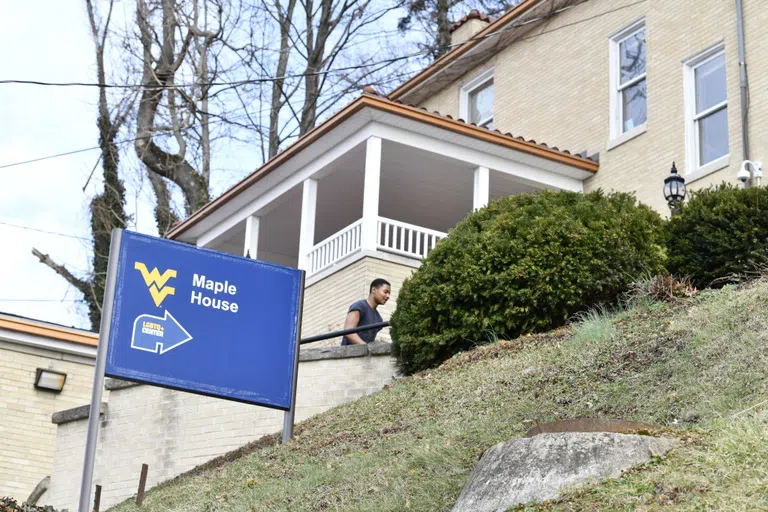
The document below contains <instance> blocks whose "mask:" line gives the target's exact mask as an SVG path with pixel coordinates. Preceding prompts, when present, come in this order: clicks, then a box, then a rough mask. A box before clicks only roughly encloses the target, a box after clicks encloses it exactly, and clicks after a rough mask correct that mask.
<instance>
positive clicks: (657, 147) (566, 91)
mask: <svg viewBox="0 0 768 512" xmlns="http://www.w3.org/2000/svg"><path fill="white" fill-rule="evenodd" d="M744 4H745V6H744V17H745V32H746V37H745V39H746V59H747V63H748V70H749V79H750V91H751V104H750V110H749V123H750V128H749V136H750V145H751V151H750V158H751V159H753V160H763V161H768V108H767V107H768V88H767V87H766V86H768V37H765V35H764V34H763V31H764V27H765V26H766V23H767V22H768V10H767V9H765V2H761V1H760V0H745V1H744ZM641 17H645V22H646V34H647V86H648V122H647V131H646V132H645V133H644V134H642V135H639V136H638V137H636V138H634V139H631V140H629V141H627V142H625V143H624V144H621V145H619V146H617V147H614V148H611V149H609V139H610V127H609V104H610V95H609V53H608V52H609V44H608V41H609V37H610V36H611V35H612V34H613V33H615V32H616V31H618V30H620V29H621V28H623V27H624V26H626V25H628V24H630V23H631V22H633V21H635V20H637V19H639V18H641ZM585 20H587V21H585ZM537 34H541V35H537ZM719 41H724V42H725V52H726V61H727V87H728V122H729V132H730V134H729V144H730V161H729V165H728V166H727V167H726V168H724V169H722V170H720V171H717V172H715V173H713V174H710V175H708V176H706V177H704V178H701V179H699V180H696V181H695V182H693V183H691V189H696V188H699V187H703V186H707V185H710V184H712V183H719V182H721V181H723V180H726V181H731V182H735V178H734V175H735V173H736V171H737V170H738V168H739V166H740V164H741V160H742V151H741V133H740V132H741V128H740V105H739V66H738V57H737V55H738V54H737V38H736V11H735V2H732V1H722V0H679V1H676V2H659V1H647V2H642V3H637V4H635V5H632V2H630V1H629V0H592V1H590V2H585V3H583V4H580V5H578V6H576V7H574V8H572V9H569V10H567V11H565V12H562V13H560V14H558V15H556V16H555V17H553V18H552V19H551V20H550V21H548V22H546V23H544V24H543V25H541V26H540V27H538V28H537V29H535V30H534V31H533V32H532V33H531V34H530V35H529V36H528V37H527V38H526V40H523V41H518V42H517V43H515V44H513V45H511V46H509V47H507V48H506V49H504V50H502V51H501V52H499V53H498V54H497V55H496V56H495V58H494V59H493V60H492V61H490V62H487V63H484V64H482V65H481V66H478V67H477V68H476V69H473V70H472V71H471V72H469V73H467V74H466V75H465V76H464V77H462V78H461V79H459V80H457V81H456V82H455V83H454V84H452V85H451V86H449V87H447V88H445V89H443V90H442V91H441V92H440V93H438V94H435V95H434V96H433V97H431V98H429V99H428V100H427V101H425V102H423V103H422V105H421V106H424V107H426V108H428V109H429V110H438V111H439V112H441V113H442V114H450V115H453V116H457V115H458V114H459V94H460V93H459V89H460V87H461V84H462V83H463V82H465V81H467V80H470V79H472V78H473V77H474V76H476V75H477V74H479V73H480V72H482V70H484V69H485V68H487V67H488V66H493V67H494V88H495V91H494V94H495V98H494V102H495V104H494V111H495V116H494V123H495V125H496V128H497V129H499V130H501V131H502V132H512V133H513V134H514V135H521V136H523V137H526V138H533V139H535V140H536V141H539V142H546V143H547V144H548V145H550V146H557V147H559V148H565V149H569V150H572V151H577V152H578V151H583V150H588V151H589V152H590V154H592V153H594V152H599V154H600V170H599V172H598V173H597V175H596V176H595V177H593V178H590V179H589V180H588V181H587V182H586V183H585V191H587V192H589V191H591V190H595V189H596V188H603V189H606V190H623V191H634V192H636V193H637V197H638V198H639V199H640V200H641V201H642V202H644V203H647V204H649V205H651V206H653V207H654V208H656V209H657V210H658V211H660V212H662V213H668V209H667V206H666V203H665V201H664V198H663V194H662V185H663V180H664V178H665V177H666V176H667V175H668V174H669V169H670V166H671V164H672V161H673V160H674V161H675V162H676V163H677V166H678V169H685V165H686V162H685V124H684V123H685V120H684V108H683V100H684V95H683V65H682V61H683V60H685V59H688V58H690V57H692V56H694V55H696V54H698V53H700V52H702V51H703V50H705V49H707V48H709V47H710V46H712V45H714V44H716V43H718V42H719ZM403 99H404V101H405V102H408V98H407V96H406V97H405V98H403Z"/></svg>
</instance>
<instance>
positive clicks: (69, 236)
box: [0, 220, 93, 242]
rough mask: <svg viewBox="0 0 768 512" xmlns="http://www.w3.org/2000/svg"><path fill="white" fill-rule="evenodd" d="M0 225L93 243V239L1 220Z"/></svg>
mask: <svg viewBox="0 0 768 512" xmlns="http://www.w3.org/2000/svg"><path fill="white" fill-rule="evenodd" d="M0 224H2V225H3V226H8V227H11V228H17V229H26V230H27V231H35V232H37V233H44V234H46V235H56V236H63V237H66V238H75V239H77V240H84V241H86V242H92V241H93V239H91V238H86V237H83V236H77V235H70V234H67V233H59V232H58V231H48V230H45V229H39V228H30V227H28V226H19V225H18V224H11V223H10V222H3V221H1V220H0Z"/></svg>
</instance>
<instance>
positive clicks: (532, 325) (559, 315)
mask: <svg viewBox="0 0 768 512" xmlns="http://www.w3.org/2000/svg"><path fill="white" fill-rule="evenodd" d="M662 241H663V221H662V219H661V217H660V216H659V215H658V214H657V213H656V212H654V211H653V210H652V209H651V208H649V207H647V206H645V205H641V204H639V203H637V201H636V200H635V198H634V196H632V195H630V194H624V193H612V194H604V193H603V192H601V191H597V192H592V193H589V194H580V193H575V192H549V191H547V192H541V193H536V194H519V195H515V196H510V197H508V198H505V199H502V200H500V201H496V202H493V203H491V204H490V205H489V206H487V207H485V208H482V209H480V210H478V211H476V212H474V213H472V214H470V215H469V216H468V217H467V218H466V219H464V220H463V221H462V222H461V223H460V224H458V225H457V226H456V227H455V228H454V229H453V230H452V231H451V232H450V234H449V235H448V237H447V238H446V239H445V240H442V241H441V242H439V243H438V244H437V246H436V247H435V248H434V250H433V251H432V252H431V253H430V254H429V256H428V257H427V258H426V260H425V261H424V263H423V265H422V266H421V267H420V268H419V269H418V270H417V271H416V272H415V273H414V274H413V276H412V277H411V278H410V279H408V280H406V282H405V283H404V284H403V286H402V288H401V290H400V293H399V296H398V301H397V310H396V311H395V313H394V315H393V317H392V323H393V327H392V338H393V351H394V354H395V355H396V356H397V357H398V360H399V364H400V367H401V370H402V371H403V372H405V373H406V374H410V373H413V372H416V371H419V370H422V369H425V368H429V367H432V366H436V365H438V364H440V363H441V362H442V361H444V360H445V359H448V358H449V357H451V356H453V355H454V354H456V353H457V352H460V351H463V350H466V349H469V348H471V347H473V346H474V345H476V344H480V343H483V342H486V341H488V340H489V339H492V338H496V337H498V338H507V339H510V338H514V337H517V336H519V335H520V334H523V333H529V332H535V331H544V330H547V329H551V328H553V327H556V326H558V325H562V324H563V323H565V322H566V321H567V320H568V319H569V318H570V317H571V316H572V315H573V314H574V313H577V312H579V311H582V310H585V309H587V308H589V307H590V306H593V305H595V304H598V303H603V302H610V301H613V300H615V299H616V298H617V296H618V295H619V294H621V293H623V292H625V291H626V290H627V288H628V287H629V285H630V284H631V283H632V282H633V281H634V280H635V279H636V278H637V277H639V276H640V275H645V274H647V273H649V272H650V273H656V272H658V271H660V270H662V268H663V261H664V251H663V246H662Z"/></svg>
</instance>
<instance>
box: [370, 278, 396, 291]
mask: <svg viewBox="0 0 768 512" xmlns="http://www.w3.org/2000/svg"><path fill="white" fill-rule="evenodd" d="M384 285H388V286H392V285H391V284H389V281H387V280H386V279H382V278H380V277H379V278H377V279H374V280H373V282H371V288H370V289H369V290H368V293H371V292H372V291H373V289H374V288H376V289H378V288H381V287H382V286H384Z"/></svg>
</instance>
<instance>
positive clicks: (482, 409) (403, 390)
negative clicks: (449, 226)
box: [117, 282, 768, 512]
mask: <svg viewBox="0 0 768 512" xmlns="http://www.w3.org/2000/svg"><path fill="white" fill-rule="evenodd" d="M767 299H768V283H766V282H758V283H755V284H753V285H748V286H745V287H743V288H735V287H726V288H724V289H722V290H719V291H717V292H702V293H698V294H696V295H695V296H693V297H691V298H688V299H683V300H678V301H676V302H674V303H658V302H657V303H651V304H646V305H644V306H636V307H635V308H634V309H632V310H630V311H623V312H619V313H615V314H612V315H608V314H606V313H604V312H602V313H601V312H596V313H593V314H592V315H589V316H586V317H583V318H582V319H581V321H579V322H577V323H576V324H574V325H573V326H571V327H569V328H566V329H561V330H558V331H554V332H551V333H547V334H544V335H534V336H526V337H523V338H520V339H518V340H514V341H511V342H500V343H496V344H493V345H489V346H486V347H482V348H479V349H477V350H474V351H471V352H467V353H463V354H460V355H458V356H456V357H454V358H453V359H451V360H449V361H447V362H446V363H445V364H444V365H443V366H442V367H441V368H438V369H435V370H432V371H429V372H424V373H421V374H418V375H415V376H413V377H411V378H408V379H404V380H402V381H398V382H396V383H393V384H392V385H391V386H389V387H388V388H387V389H384V390H382V391H381V392H379V393H376V394H374V395H371V396H368V397H366V398H363V399H361V400H359V401H357V402H355V403H352V404H349V405H346V406H343V407H338V408H335V409H332V410H330V411H328V412H326V413H324V414H322V415H319V416H317V417H315V418H312V419H310V420H308V421H307V422H304V423H303V424H302V425H301V426H300V428H299V429H298V434H297V436H296V439H295V442H293V443H291V444H290V445H289V446H287V447H281V446H277V445H274V444H271V443H267V442H265V443H263V444H261V445H254V446H252V447H251V448H249V449H244V450H242V451H241V452H240V453H237V454H234V455H232V456H230V457H228V458H227V459H226V460H223V461H222V462H221V463H220V464H218V465H216V464H212V465H209V466H208V467H206V468H202V469H201V470H199V471H197V472H195V474H190V475H185V476H183V477H181V478H178V479H175V480H174V481H172V482H169V483H167V484H164V485H161V486H159V487H157V488H155V489H153V490H152V491H150V492H149V493H148V495H147V497H146V499H145V502H144V506H143V507H142V510H143V511H147V512H155V511H166V510H174V511H219V510H221V511H223V510H226V511H262V510H264V511H266V510H270V511H271V510H292V511H315V510H356V511H358V510H359V511H368V510H370V511H374V510H375V511H403V510H425V511H436V510H450V508H451V507H452V505H453V503H454V501H455V499H456V498H457V497H458V494H459V493H460V492H461V489H462V487H463V485H464V483H465V482H466V479H467V477H468V476H469V474H470V472H471V471H472V469H473V467H474V465H475V463H476V462H477V460H478V458H479V457H480V456H481V455H482V453H483V452H484V451H485V450H486V449H487V448H488V447H489V446H491V445H493V444H495V443H497V442H500V441H506V440H509V439H510V438H513V437H517V436H520V435H522V434H523V433H524V432H525V431H526V430H527V429H528V427H529V426H530V425H531V424H532V423H533V422H536V421H541V422H544V421H551V420H556V419H567V418H577V417H585V416H605V417H610V418H618V419H627V420H633V421H640V422H647V423H653V424H656V425H659V426H660V427H662V428H663V429H664V430H665V431H666V432H668V433H670V435H676V436H679V437H682V438H684V439H687V440H688V441H687V442H686V443H685V446H684V447H683V448H682V449H679V450H677V451H676V452H674V453H673V454H672V455H671V456H670V457H669V458H667V459H664V460H660V459H659V460H655V461H654V462H653V463H652V464H650V465H649V466H647V467H644V468H641V469H640V470H638V471H633V472H630V473H629V474H627V475H626V476H625V477H623V478H621V479H618V480H615V481H611V482H609V483H606V484H604V485H601V486H596V487H592V488H588V489H586V490H582V491H579V492H577V493H575V494H570V495H568V496H567V497H566V498H564V499H563V500H562V501H560V502H556V503H547V504H545V505H541V506H540V507H544V508H543V509H544V510H546V509H548V508H551V509H553V510H655V509H657V508H670V509H680V510H694V509H696V510H699V509H701V510H715V509H722V508H728V509H744V510H746V509H747V507H748V506H749V505H750V504H752V505H755V504H756V505H759V506H758V507H757V508H752V510H759V509H760V508H761V507H762V505H764V504H765V502H764V501H761V500H763V499H764V498H761V496H768V489H766V487H765V485H766V478H765V472H766V469H765V468H766V463H765V460H768V459H767V458H766V457H765V456H766V455H768V453H766V450H767V449H768V448H767V447H768V443H766V442H765V441H766V439H765V430H766V429H765V424H764V423H763V419H762V418H763V416H762V415H761V414H762V413H761V412H760V409H761V407H757V408H755V409H752V410H750V411H748V412H747V413H744V414H742V415H740V416H738V417H736V418H734V419H730V416H732V415H734V414H736V413H738V412H739V411H743V410H745V409H747V408H748V407H750V406H752V405H754V404H757V403H758V402H760V401H761V400H764V399H765V398H766V397H768V308H766V307H765V305H766V304H767V303H768V300H767ZM753 450H754V453H755V454H756V456H754V457H753V456H751V455H750V453H752V451H753ZM760 457H762V458H760ZM726 503H734V504H735V508H734V507H729V506H726V507H723V506H722V505H723V504H726ZM765 505H766V506H765V507H764V508H765V509H768V504H765ZM547 507H548V508H547ZM117 510H119V511H121V512H122V511H133V510H136V508H135V506H133V505H132V504H130V503H125V504H122V505H120V506H119V507H117Z"/></svg>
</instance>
